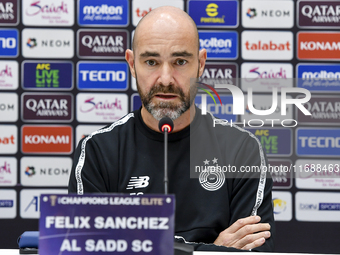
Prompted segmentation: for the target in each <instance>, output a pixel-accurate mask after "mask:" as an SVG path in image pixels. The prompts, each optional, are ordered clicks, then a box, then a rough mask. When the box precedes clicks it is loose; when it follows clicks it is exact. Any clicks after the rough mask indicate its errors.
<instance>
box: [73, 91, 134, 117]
mask: <svg viewBox="0 0 340 255" xmlns="http://www.w3.org/2000/svg"><path fill="white" fill-rule="evenodd" d="M127 113H128V97H127V95H126V94H112V93H110V94H108V93H107V94H99V93H90V94H87V93H79V94H78V95H77V120H78V121H79V122H102V123H111V122H113V121H116V120H118V119H120V118H121V117H123V116H124V115H126V114H127Z"/></svg>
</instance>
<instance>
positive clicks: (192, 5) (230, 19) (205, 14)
mask: <svg viewBox="0 0 340 255" xmlns="http://www.w3.org/2000/svg"><path fill="white" fill-rule="evenodd" d="M188 13H189V15H190V16H191V18H192V19H193V20H194V21H195V23H196V25H197V27H237V26H238V1H234V0H232V1H217V2H211V1H198V0H189V1H188Z"/></svg>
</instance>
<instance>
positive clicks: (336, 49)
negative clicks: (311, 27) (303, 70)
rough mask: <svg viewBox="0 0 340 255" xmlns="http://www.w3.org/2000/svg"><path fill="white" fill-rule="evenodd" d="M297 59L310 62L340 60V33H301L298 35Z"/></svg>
mask: <svg viewBox="0 0 340 255" xmlns="http://www.w3.org/2000/svg"><path fill="white" fill-rule="evenodd" d="M297 57H298V59H308V60H318V59H321V60H339V59H340V33H336V32H325V33H321V32H300V33H298V35H297Z"/></svg>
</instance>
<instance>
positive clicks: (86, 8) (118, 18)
mask: <svg viewBox="0 0 340 255" xmlns="http://www.w3.org/2000/svg"><path fill="white" fill-rule="evenodd" d="M78 7H79V8H78V11H79V13H78V23H79V25H81V26H116V27H117V26H127V25H128V24H129V1H128V0H115V1H114V2H113V1H111V0H97V1H95V2H94V1H93V0H79V1H78Z"/></svg>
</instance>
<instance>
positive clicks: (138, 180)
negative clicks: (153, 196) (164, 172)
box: [126, 176, 150, 189]
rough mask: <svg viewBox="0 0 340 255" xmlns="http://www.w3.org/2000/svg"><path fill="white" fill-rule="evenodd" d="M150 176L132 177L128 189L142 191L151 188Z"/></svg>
mask: <svg viewBox="0 0 340 255" xmlns="http://www.w3.org/2000/svg"><path fill="white" fill-rule="evenodd" d="M149 180H150V177H149V176H140V177H131V179H130V181H129V184H128V185H127V187H126V189H140V188H146V187H147V186H149Z"/></svg>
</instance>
